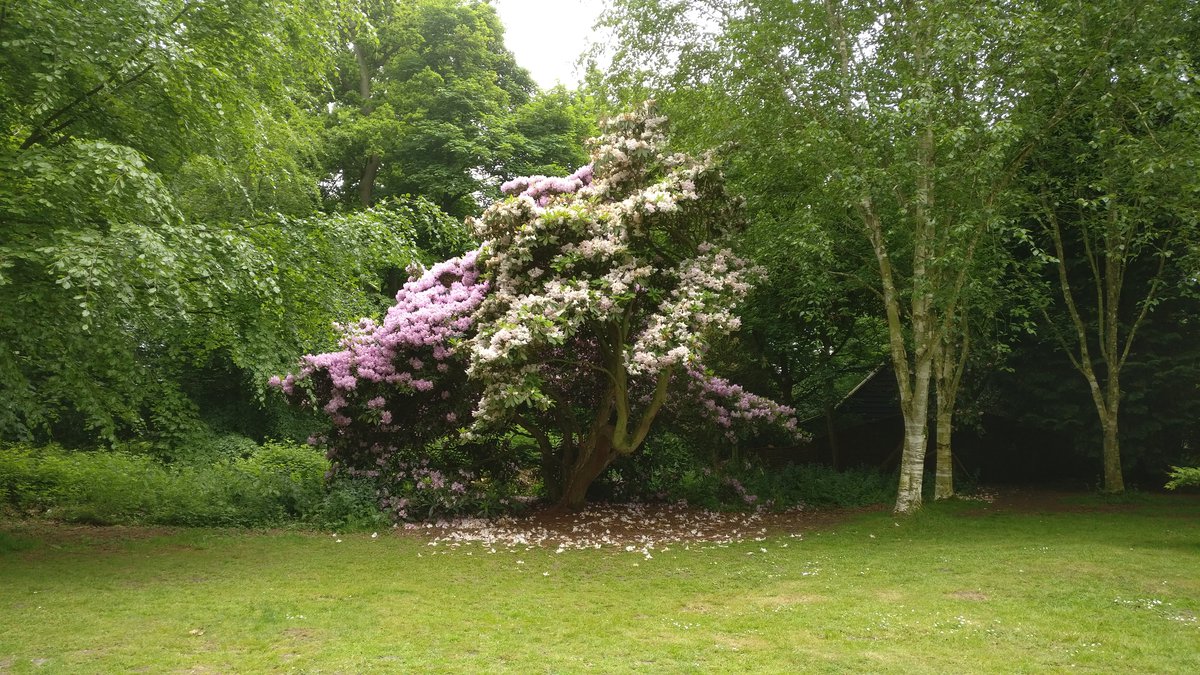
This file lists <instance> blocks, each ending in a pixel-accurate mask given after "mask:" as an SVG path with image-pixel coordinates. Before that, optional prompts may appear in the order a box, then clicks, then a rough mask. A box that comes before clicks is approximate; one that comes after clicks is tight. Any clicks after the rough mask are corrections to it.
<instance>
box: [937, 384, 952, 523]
mask: <svg viewBox="0 0 1200 675" xmlns="http://www.w3.org/2000/svg"><path fill="white" fill-rule="evenodd" d="M953 429H954V408H953V406H952V405H951V404H950V402H949V401H943V397H942V396H941V395H939V396H938V398H937V477H936V479H935V481H934V484H933V498H934V499H935V500H937V499H949V498H950V497H953V496H954V453H953V452H952V450H951V445H950V435H951V434H952V433H954V432H953Z"/></svg>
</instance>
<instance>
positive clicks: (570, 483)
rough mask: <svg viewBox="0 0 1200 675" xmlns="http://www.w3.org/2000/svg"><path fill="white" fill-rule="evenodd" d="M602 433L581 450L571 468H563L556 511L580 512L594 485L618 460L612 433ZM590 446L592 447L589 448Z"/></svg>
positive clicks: (609, 431)
mask: <svg viewBox="0 0 1200 675" xmlns="http://www.w3.org/2000/svg"><path fill="white" fill-rule="evenodd" d="M605 431H606V432H607V433H600V434H598V435H597V437H596V438H595V440H594V441H593V442H589V443H588V444H586V445H585V446H584V447H581V448H579V453H578V456H577V457H576V458H575V461H573V462H571V466H569V467H568V466H564V467H563V475H562V478H563V482H562V492H561V494H560V496H559V498H558V502H557V503H556V504H555V507H554V508H555V510H563V511H578V510H579V509H582V508H583V505H584V502H585V501H586V500H587V491H588V488H589V487H591V485H592V483H593V482H594V481H595V480H596V479H597V478H599V477H600V474H602V473H604V470H605V469H607V468H608V465H609V464H612V461H613V460H614V459H616V457H617V452H616V450H614V449H613V445H612V432H611V430H609V429H606V430H605ZM588 446H590V447H588Z"/></svg>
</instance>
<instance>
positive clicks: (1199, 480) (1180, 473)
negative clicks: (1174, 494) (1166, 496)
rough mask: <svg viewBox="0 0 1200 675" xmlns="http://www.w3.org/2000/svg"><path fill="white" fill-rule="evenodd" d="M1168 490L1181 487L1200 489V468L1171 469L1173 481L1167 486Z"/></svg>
mask: <svg viewBox="0 0 1200 675" xmlns="http://www.w3.org/2000/svg"><path fill="white" fill-rule="evenodd" d="M1166 487H1167V489H1168V490H1174V489H1176V488H1181V487H1200V466H1183V467H1181V466H1176V467H1172V468H1171V480H1170V481H1168V482H1167V485H1166Z"/></svg>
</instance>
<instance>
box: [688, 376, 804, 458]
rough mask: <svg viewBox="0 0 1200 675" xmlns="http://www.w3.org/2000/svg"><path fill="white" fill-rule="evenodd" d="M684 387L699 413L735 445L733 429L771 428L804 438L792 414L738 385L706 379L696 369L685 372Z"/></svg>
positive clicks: (721, 379) (777, 404)
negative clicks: (697, 402) (698, 408)
mask: <svg viewBox="0 0 1200 675" xmlns="http://www.w3.org/2000/svg"><path fill="white" fill-rule="evenodd" d="M687 387H688V390H689V391H690V392H691V393H692V395H693V396H695V397H696V398H698V399H699V400H700V404H701V406H700V412H701V413H702V414H703V415H704V416H705V417H706V418H708V419H709V420H711V421H713V422H714V423H715V424H716V425H717V426H718V427H720V428H721V429H722V430H724V433H725V436H726V438H727V439H728V440H729V441H736V440H737V434H736V432H735V429H734V427H735V425H740V426H741V427H742V428H751V429H752V428H755V427H766V426H774V427H778V428H782V429H784V430H785V431H787V432H789V433H790V434H791V435H792V436H793V437H794V438H796V439H797V440H802V439H804V438H806V437H807V434H805V432H804V431H803V430H801V429H800V428H799V423H798V422H797V421H796V411H795V410H794V409H793V408H790V407H788V406H785V405H781V404H779V403H776V402H775V401H772V400H771V399H769V398H766V397H763V396H759V395H757V394H752V393H750V392H748V391H746V390H745V389H744V388H742V387H741V386H740V385H737V384H733V383H732V382H730V381H728V380H726V379H723V378H720V377H716V376H714V375H709V374H707V373H705V372H704V371H703V370H702V369H700V368H695V367H692V368H688V369H687Z"/></svg>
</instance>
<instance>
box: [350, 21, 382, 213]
mask: <svg viewBox="0 0 1200 675" xmlns="http://www.w3.org/2000/svg"><path fill="white" fill-rule="evenodd" d="M354 59H355V61H356V62H357V63H358V94H359V96H360V97H361V98H362V114H363V115H364V116H366V115H370V114H371V112H372V111H374V110H375V101H373V100H372V98H371V71H372V67H371V60H370V58H369V56H368V54H367V50H366V47H364V46H363V45H362V43H361V42H356V43H355V44H354ZM382 165H383V158H382V157H380V156H379V155H377V154H374V153H372V154H370V155H369V156H368V157H367V164H366V166H365V167H363V172H362V175H361V176H360V177H359V181H358V203H359V204H361V205H362V207H363V208H364V209H366V208H370V207H371V199H372V194H373V192H374V191H375V178H376V176H378V175H379V167H380V166H382Z"/></svg>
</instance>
